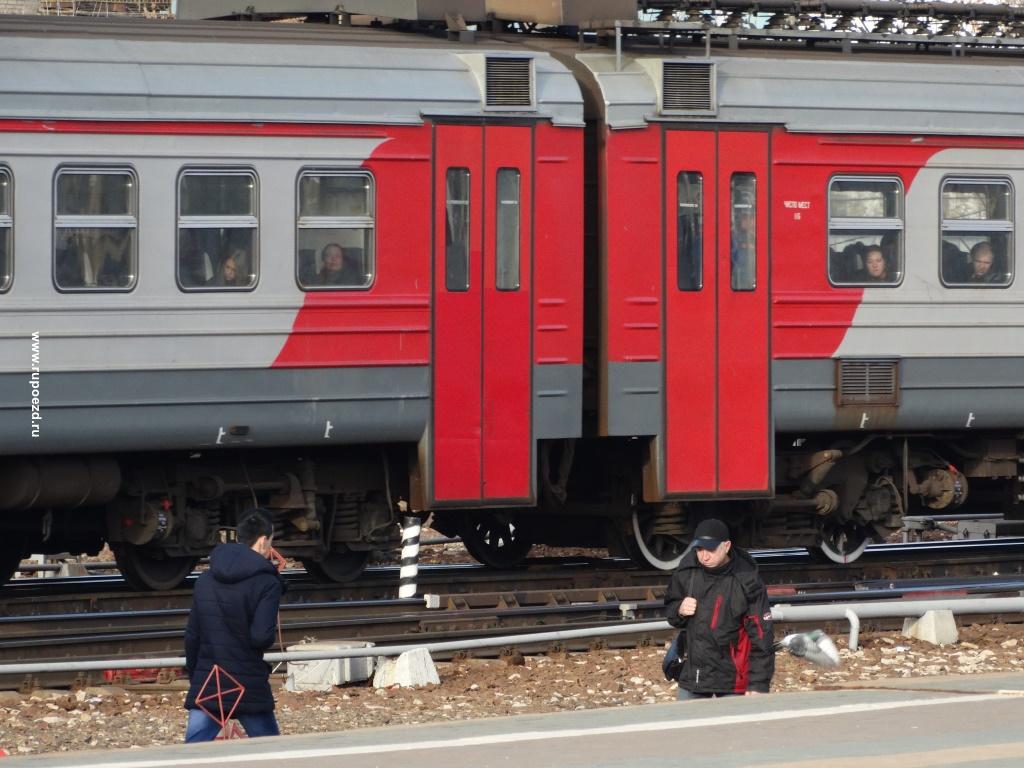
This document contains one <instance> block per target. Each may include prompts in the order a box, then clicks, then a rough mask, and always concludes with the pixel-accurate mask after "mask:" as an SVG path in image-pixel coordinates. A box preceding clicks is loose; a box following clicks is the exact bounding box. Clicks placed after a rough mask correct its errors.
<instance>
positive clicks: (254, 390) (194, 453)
mask: <svg viewBox="0 0 1024 768" xmlns="http://www.w3.org/2000/svg"><path fill="white" fill-rule="evenodd" d="M77 22H78V20H74V21H70V22H69V23H66V24H45V25H44V24H40V22H39V20H33V19H22V20H11V21H4V22H3V23H2V25H0V26H2V28H0V37H2V38H3V40H4V44H3V46H2V47H0V94H2V95H0V244H2V250H0V291H2V292H0V345H2V354H0V360H2V361H3V362H2V363H0V366H2V368H0V445H2V453H3V455H2V457H0V530H2V532H3V536H2V537H0V553H2V557H0V560H2V563H0V565H2V569H3V574H2V575H3V577H4V578H5V579H6V577H7V576H9V575H10V573H11V572H12V569H13V568H14V567H15V566H16V564H17V561H18V559H19V558H20V557H21V556H22V555H23V554H25V553H26V552H29V551H31V552H39V551H43V552H47V551H50V552H52V551H62V550H71V551H76V552H77V551H82V550H86V551H90V550H92V551H94V550H95V549H96V548H97V547H98V546H101V545H102V542H103V541H104V540H106V541H108V542H109V543H110V544H111V546H112V548H113V550H114V552H115V554H116V556H117V562H118V565H119V566H120V568H121V570H122V572H123V573H124V575H125V577H126V578H127V580H128V581H129V582H130V583H131V584H132V585H134V586H136V587H139V588H155V589H164V588H170V587H173V586H175V585H177V584H179V583H180V582H181V581H182V580H183V579H184V577H185V576H186V575H187V574H188V573H189V572H190V571H191V569H192V567H193V565H194V564H195V562H196V558H197V557H199V556H201V555H202V554H204V553H206V552H207V551H208V550H209V548H210V547H211V545H213V544H215V543H216V542H217V541H219V540H220V537H221V534H222V531H223V529H225V528H229V527H230V526H232V525H233V524H234V522H235V521H236V520H237V517H238V514H239V513H240V512H241V511H244V509H245V508H247V507H251V506H252V505H253V504H257V503H258V504H261V505H263V506H266V507H268V508H269V509H271V510H273V511H274V513H275V515H276V516H277V518H278V521H279V530H278V531H277V532H276V535H275V547H276V548H277V549H278V550H279V551H280V552H281V553H282V554H284V555H287V556H291V557H295V558H298V559H300V560H301V561H302V562H303V563H304V564H305V565H306V567H307V569H308V570H309V571H310V572H312V573H313V574H315V575H317V576H319V577H322V578H325V579H333V580H344V579H347V578H351V577H354V576H355V575H356V574H358V573H359V572H360V571H361V570H362V568H363V566H364V565H365V563H366V561H367V559H368V557H369V555H370V553H371V551H372V550H373V548H374V547H386V546H387V545H388V544H390V543H394V540H395V537H396V530H397V529H396V528H395V526H394V521H395V519H396V514H397V511H398V510H400V509H407V508H411V509H415V510H430V509H435V508H445V507H454V508H470V507H481V506H484V507H486V506H502V507H507V506H509V505H517V506H528V505H531V504H532V503H533V499H534V487H535V483H536V478H535V477H534V467H535V466H536V461H535V451H536V445H537V441H538V440H550V439H566V438H573V437H577V436H579V434H580V429H581V427H580V422H581V415H580V414H581V412H582V409H581V405H580V397H581V394H580V393H581V378H582V372H581V371H582V369H581V356H582V341H581V337H582V244H583V236H582V210H581V209H582V201H581V196H580V190H581V188H582V151H583V113H582V99H581V95H580V91H579V88H578V86H577V85H576V83H575V80H574V78H573V77H572V75H571V74H570V73H569V71H568V70H567V69H566V68H565V67H564V66H563V65H562V64H560V63H558V62H557V61H555V60H554V59H553V58H552V57H551V56H550V55H548V54H546V53H543V52H537V51H528V50H525V49H524V48H522V47H514V46H511V45H503V46H499V47H498V48H496V49H492V48H489V47H487V46H486V45H476V46H472V47H470V46H464V47H463V48H461V49H458V48H453V47H452V46H450V45H448V44H445V43H433V42H432V41H431V40H430V39H428V38H418V37H415V36H409V35H404V36H403V35H392V36H389V35H388V34H387V33H383V32H382V33H379V34H378V30H348V31H343V30H341V29H340V28H336V29H335V30H329V31H326V32H325V31H317V30H312V29H308V28H299V29H296V28H294V27H282V28H277V29H268V30H263V31H255V30H254V29H252V28H242V27H239V26H235V27H232V26H230V25H229V26H227V27H223V28H218V27H212V28H211V27H209V26H206V25H193V26H189V25H167V26H164V25H139V24H136V23H120V24H100V25H96V24H93V25H82V24H80V23H77ZM220 29H223V30H224V32H223V35H221V34H220V33H219V30H220Z"/></svg>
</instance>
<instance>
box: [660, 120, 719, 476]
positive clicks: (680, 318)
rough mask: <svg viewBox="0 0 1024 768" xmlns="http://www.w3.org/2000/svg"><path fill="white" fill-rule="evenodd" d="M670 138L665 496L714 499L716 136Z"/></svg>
mask: <svg viewBox="0 0 1024 768" xmlns="http://www.w3.org/2000/svg"><path fill="white" fill-rule="evenodd" d="M665 133H666V135H665V158H664V167H665V178H664V193H665V211H664V216H665V219H664V228H665V229H664V231H665V278H664V288H665V301H664V306H665V324H664V326H665V352H664V357H663V359H664V360H665V385H664V389H663V391H664V392H665V440H664V446H665V448H664V450H665V462H664V468H665V471H664V491H665V493H666V495H680V494H683V495H698V496H699V495H709V494H714V493H715V492H716V490H717V487H718V467H717V451H718V448H717V413H718V406H717V381H716V373H717V365H718V363H717V288H716V286H717V274H716V259H715V253H716V250H715V243H716V183H715V182H716V176H717V168H716V149H717V137H716V134H715V132H714V131H680V130H668V131H666V132H665ZM695 206H697V207H695ZM681 235H682V236H681ZM694 235H697V237H696V240H697V242H694V241H693V239H694ZM698 254H699V258H698Z"/></svg>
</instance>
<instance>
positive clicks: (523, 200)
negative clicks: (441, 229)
mask: <svg viewBox="0 0 1024 768" xmlns="http://www.w3.org/2000/svg"><path fill="white" fill-rule="evenodd" d="M533 155H534V147H533V128H532V127H528V126H493V125H492V126H487V127H486V128H484V212H483V217H484V259H483V369H482V377H483V403H482V405H483V417H482V424H483V451H482V455H483V459H482V462H483V487H482V498H483V499H484V500H485V501H487V502H489V503H494V502H496V501H503V502H504V501H530V500H531V497H532V489H533V476H532V475H533V471H532V470H533V465H534V461H533V450H534V449H533V418H532V406H533V397H532V394H533V322H532V315H531V313H532V309H533V231H532V229H533V216H532V212H533V173H532V168H533Z"/></svg>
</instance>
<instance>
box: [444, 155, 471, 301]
mask: <svg viewBox="0 0 1024 768" xmlns="http://www.w3.org/2000/svg"><path fill="white" fill-rule="evenodd" d="M469 213H470V211H469V169H468V168H449V169H448V172H447V174H446V175H445V217H444V252H445V258H444V285H445V288H447V289H448V290H449V291H468V290H469Z"/></svg>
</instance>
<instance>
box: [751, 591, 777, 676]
mask: <svg viewBox="0 0 1024 768" xmlns="http://www.w3.org/2000/svg"><path fill="white" fill-rule="evenodd" d="M747 594H748V600H747V615H746V617H745V618H744V621H743V624H744V628H745V629H746V631H747V636H748V637H749V638H750V682H749V683H748V685H747V689H748V690H751V691H757V692H758V693H768V689H769V688H770V687H771V683H772V675H774V674H775V647H774V646H775V636H774V633H773V632H772V609H771V606H770V605H769V604H768V590H766V589H765V587H764V584H763V583H762V582H761V580H760V579H756V582H755V583H752V584H750V585H749V591H748V593H747Z"/></svg>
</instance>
